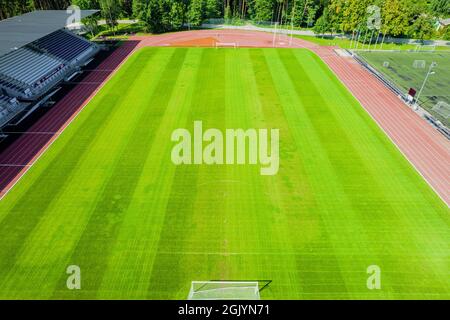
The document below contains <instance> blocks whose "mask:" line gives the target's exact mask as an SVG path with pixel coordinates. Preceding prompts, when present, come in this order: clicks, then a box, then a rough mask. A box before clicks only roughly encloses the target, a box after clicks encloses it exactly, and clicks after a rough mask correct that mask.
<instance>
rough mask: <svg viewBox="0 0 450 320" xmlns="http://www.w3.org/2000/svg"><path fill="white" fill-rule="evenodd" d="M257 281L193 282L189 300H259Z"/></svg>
mask: <svg viewBox="0 0 450 320" xmlns="http://www.w3.org/2000/svg"><path fill="white" fill-rule="evenodd" d="M259 291H260V289H259V283H258V282H257V281H192V283H191V289H190V291H189V295H188V300H259V299H260V296H259Z"/></svg>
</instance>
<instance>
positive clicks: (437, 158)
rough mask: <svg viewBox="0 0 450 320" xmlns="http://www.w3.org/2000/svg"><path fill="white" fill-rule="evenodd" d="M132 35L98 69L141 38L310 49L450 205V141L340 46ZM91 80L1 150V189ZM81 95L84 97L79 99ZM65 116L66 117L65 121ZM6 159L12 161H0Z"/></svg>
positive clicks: (226, 33) (74, 108)
mask: <svg viewBox="0 0 450 320" xmlns="http://www.w3.org/2000/svg"><path fill="white" fill-rule="evenodd" d="M131 40H133V44H134V45H131V47H132V48H129V45H126V46H125V47H123V49H122V53H120V51H118V52H116V53H114V54H113V56H111V57H110V58H109V59H108V60H107V61H105V62H104V64H105V65H103V64H102V65H100V66H99V67H98V68H97V69H99V70H101V69H112V67H111V65H115V67H117V66H118V65H119V64H120V61H122V60H123V59H125V58H126V57H127V56H128V55H129V54H130V52H131V51H132V49H133V48H134V46H135V45H136V44H139V45H138V46H139V47H144V46H214V45H215V43H216V42H222V43H226V42H235V43H237V44H238V45H239V47H272V46H274V44H275V46H276V47H286V48H288V47H290V48H308V49H310V50H312V51H313V52H315V53H316V54H317V55H318V56H319V57H320V58H321V59H322V60H323V61H324V62H325V63H326V64H327V65H328V66H329V67H330V68H331V70H333V72H334V73H335V74H336V75H337V77H338V78H339V79H340V80H341V81H342V82H343V83H344V85H345V86H346V87H347V88H348V89H349V90H350V91H351V92H352V94H353V95H354V96H355V98H356V99H358V100H359V102H360V103H361V105H362V106H363V107H364V108H365V109H366V111H367V112H368V113H369V114H370V115H371V116H372V118H373V119H374V120H375V121H376V122H377V123H378V125H379V126H380V127H381V128H382V129H383V130H384V132H385V133H386V134H387V135H388V136H389V137H390V139H391V140H392V141H393V142H394V143H395V145H396V146H397V147H398V148H399V150H400V151H401V152H402V153H403V154H404V155H405V157H406V158H407V159H408V160H409V161H410V163H411V164H412V165H413V166H414V167H415V168H416V169H417V171H418V172H419V173H420V174H421V175H422V176H423V177H424V179H425V180H426V181H427V182H428V183H429V184H430V186H431V187H432V188H433V189H434V190H435V191H436V193H437V194H438V195H439V196H440V197H441V198H442V200H443V201H444V202H445V203H446V204H447V205H450V142H449V141H448V140H447V139H446V138H445V137H444V136H442V135H441V134H440V133H439V132H437V131H436V130H435V129H434V128H433V127H431V126H430V125H429V124H428V123H427V122H426V121H425V120H423V119H422V118H420V116H418V115H417V114H416V113H415V112H414V111H413V110H411V109H410V108H408V107H407V106H406V105H405V104H404V103H403V102H402V101H401V100H400V99H398V98H397V97H396V96H395V95H394V94H393V93H392V92H391V91H390V90H389V89H388V88H386V87H385V86H384V85H383V84H382V83H381V82H380V81H379V80H378V79H376V78H375V77H374V76H372V75H371V74H370V73H369V72H367V71H366V70H365V69H364V68H363V67H362V66H360V65H359V64H358V63H356V62H355V61H354V60H353V59H352V58H348V57H341V56H339V55H337V54H336V53H335V51H334V49H336V48H334V47H320V46H317V45H315V44H313V43H310V42H308V41H304V40H301V39H296V38H294V39H292V40H290V39H289V37H287V36H285V35H279V36H277V37H275V38H274V37H273V34H271V33H266V32H259V31H245V30H223V29H221V30H200V31H187V32H177V33H171V34H163V35H159V36H151V37H132V39H131ZM274 40H275V41H274ZM127 48H128V49H127ZM124 51H125V52H124ZM116 55H117V56H119V57H118V58H117V59H116V58H114V57H115V56H116ZM110 60H111V62H110ZM109 63H111V64H109ZM89 76H92V78H90V79H89V78H87V79H86V80H85V82H88V81H93V82H95V81H105V80H106V78H107V76H108V75H106V77H105V76H103V77H102V76H100V72H99V73H98V74H97V75H95V73H94V74H92V75H89ZM97 77H98V78H97ZM91 86H92V85H87V84H86V85H79V86H77V87H76V88H74V90H72V92H70V93H69V94H68V96H67V97H65V98H64V99H63V100H62V101H61V102H60V103H58V105H57V106H54V107H53V109H57V110H56V111H54V112H53V109H52V110H51V112H49V113H48V117H47V115H46V117H44V118H43V119H41V121H39V123H40V125H39V126H37V124H36V125H35V126H33V127H32V128H30V130H29V132H36V130H38V131H37V132H41V134H36V133H30V134H29V135H28V134H25V135H23V136H22V137H21V139H18V140H17V141H16V142H15V143H14V144H13V145H11V147H10V148H9V149H11V150H9V149H7V150H6V151H5V152H3V153H2V154H1V155H0V190H3V191H2V192H0V195H2V194H3V195H4V194H5V192H7V191H8V190H9V188H10V187H11V186H12V185H13V184H14V182H15V181H16V180H17V179H18V177H20V176H21V175H22V174H23V173H24V172H26V169H27V167H26V166H29V165H30V163H31V164H32V163H33V161H34V160H35V159H36V158H37V157H38V156H39V154H40V153H42V152H43V151H44V150H45V148H46V146H48V145H49V144H50V143H51V141H52V139H55V137H56V135H57V134H59V133H60V132H61V131H62V130H63V129H64V128H65V126H66V125H67V124H68V122H70V120H71V118H72V117H73V116H74V115H76V113H77V112H78V111H79V110H80V109H81V108H82V107H83V106H84V105H85V104H86V103H87V100H88V99H90V97H91V96H92V95H94V94H95V92H96V90H97V86H95V88H93V87H92V88H91ZM86 91H89V92H86ZM66 98H67V99H66ZM80 101H84V102H83V103H80ZM52 112H53V113H55V116H53V117H52V116H50V114H51V113H52ZM58 114H59V115H58ZM59 117H61V120H60V118H59ZM63 119H65V120H64V121H62V120H63ZM58 120H60V121H58ZM52 130H55V131H56V134H55V135H53V134H51V133H50V134H48V132H49V131H50V132H51V131H52ZM49 137H50V138H49ZM2 164H3V165H5V164H7V165H8V164H9V165H10V166H1V165H2ZM11 165H13V166H11ZM15 165H19V167H15ZM21 166H22V167H21ZM5 186H6V187H5Z"/></svg>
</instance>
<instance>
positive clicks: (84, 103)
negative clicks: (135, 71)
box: [0, 46, 139, 201]
mask: <svg viewBox="0 0 450 320" xmlns="http://www.w3.org/2000/svg"><path fill="white" fill-rule="evenodd" d="M137 49H139V47H138V46H136V47H135V48H134V49H133V50H132V51H131V52H130V53H129V54H128V55H127V56H126V57H125V59H123V61H122V62H121V63H119V65H118V66H117V67H116V68H115V69H114V71H113V72H112V73H111V74H110V75H109V76H108V77H107V78H106V79H105V80H104V81H103V82H102V83H101V85H100V86H99V87H98V88H97V89H95V91H94V92H93V93H92V94H91V96H90V97H89V98H88V99H87V100H85V101H84V102H83V104H82V105H81V107H80V108H79V109H78V110H77V111H76V112H75V114H73V115H72V117H71V118H70V119H69V120H68V121H67V122H66V123H65V124H64V125H63V126H62V127H61V129H59V130H58V132H57V133H56V134H55V135H54V136H53V138H52V139H50V141H49V142H48V143H47V144H46V145H45V146H44V147H43V148H42V149H41V150H39V152H38V154H37V155H36V156H35V158H33V159H32V160H31V163H30V164H28V165H27V166H26V167H25V169H24V170H23V171H22V172H21V173H19V174H18V176H17V177H16V178H15V180H14V181H13V183H12V184H11V185H10V186H7V188H6V190H5V191H4V192H3V194H2V195H1V196H0V201H1V200H3V198H4V197H5V196H6V195H7V194H8V193H9V191H11V189H12V188H14V186H15V185H16V184H17V183H18V182H19V181H20V180H21V179H22V178H23V176H24V175H25V174H26V173H27V172H28V170H30V168H31V167H32V166H33V165H34V164H35V163H36V162H37V161H38V160H39V159H40V158H41V156H42V155H43V154H44V153H45V152H46V151H47V150H48V148H50V146H51V145H52V144H53V142H55V141H56V140H57V139H58V137H59V136H61V135H62V133H63V132H64V130H65V129H66V128H67V127H68V126H69V125H70V124H71V123H72V122H73V121H74V120H75V119H76V118H77V117H78V115H79V114H80V113H81V111H83V110H84V108H85V107H86V106H87V105H88V104H89V103H90V102H91V101H92V99H94V97H95V96H96V95H97V93H98V92H99V91H100V90H101V89H102V88H103V87H104V86H105V84H106V83H108V82H109V80H110V79H111V78H112V77H113V76H114V75H115V74H116V73H117V71H118V70H119V69H120V68H121V67H122V65H123V64H124V63H125V62H127V61H128V59H129V58H130V57H131V56H132V55H133V54H134V53H135V51H136V50H137Z"/></svg>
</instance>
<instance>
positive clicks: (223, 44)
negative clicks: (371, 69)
mask: <svg viewBox="0 0 450 320" xmlns="http://www.w3.org/2000/svg"><path fill="white" fill-rule="evenodd" d="M237 47H238V44H237V43H236V42H216V48H235V49H236V48H237Z"/></svg>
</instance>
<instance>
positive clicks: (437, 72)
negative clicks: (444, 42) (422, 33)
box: [358, 51, 450, 127]
mask: <svg viewBox="0 0 450 320" xmlns="http://www.w3.org/2000/svg"><path fill="white" fill-rule="evenodd" d="M358 55H360V56H362V57H363V58H364V59H365V60H366V61H367V62H368V63H369V64H371V65H372V66H373V67H375V69H377V70H378V71H380V72H381V73H382V74H384V76H385V77H387V78H388V79H389V80H390V81H391V82H393V83H394V84H396V85H397V86H398V87H399V88H400V89H402V90H403V92H404V93H407V92H408V90H409V88H414V89H415V90H416V91H417V94H418V93H419V91H420V88H421V87H422V84H423V82H424V79H425V77H426V75H427V73H428V70H429V67H430V64H431V63H432V62H436V67H434V68H433V72H434V73H433V74H431V75H430V76H429V78H428V80H427V82H426V83H425V86H424V88H423V91H422V93H421V95H420V97H419V99H420V102H421V103H422V106H424V107H425V109H427V110H428V111H429V112H430V113H431V114H432V115H433V116H435V117H436V118H437V119H438V120H440V121H441V122H442V123H444V124H445V125H446V126H447V127H450V106H449V105H450V93H449V86H448V84H449V79H450V52H445V51H438V52H389V51H386V52H381V51H365V52H363V51H361V52H359V53H358ZM415 61H416V63H414V62H415ZM385 63H387V65H385ZM420 64H422V65H421V66H420ZM419 66H420V67H419ZM439 102H443V103H446V104H447V107H446V108H444V109H441V110H440V111H439V112H437V111H436V110H433V107H435V106H436V104H437V103H439Z"/></svg>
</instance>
